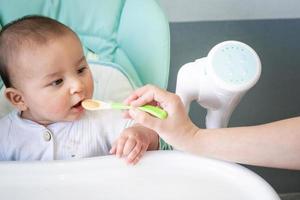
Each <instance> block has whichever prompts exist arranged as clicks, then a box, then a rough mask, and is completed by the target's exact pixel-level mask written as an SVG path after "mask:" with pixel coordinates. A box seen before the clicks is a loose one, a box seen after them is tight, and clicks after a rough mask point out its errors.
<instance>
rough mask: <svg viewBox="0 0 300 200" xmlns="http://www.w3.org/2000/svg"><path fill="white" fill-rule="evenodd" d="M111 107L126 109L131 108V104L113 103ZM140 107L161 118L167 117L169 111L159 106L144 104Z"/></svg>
mask: <svg viewBox="0 0 300 200" xmlns="http://www.w3.org/2000/svg"><path fill="white" fill-rule="evenodd" d="M111 108H113V109H119V110H124V109H130V108H131V106H128V105H124V104H122V103H112V104H111ZM138 108H139V109H140V110H142V111H144V112H147V113H150V114H151V115H153V116H155V117H157V118H159V119H166V118H167V116H168V113H167V112H166V111H164V110H163V109H161V108H160V107H158V106H152V105H144V106H141V107H138Z"/></svg>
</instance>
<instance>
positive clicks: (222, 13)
mask: <svg viewBox="0 0 300 200" xmlns="http://www.w3.org/2000/svg"><path fill="white" fill-rule="evenodd" d="M156 1H157V2H158V3H159V4H160V5H161V7H162V8H163V10H164V12H165V14H166V16H167V18H168V19H169V21H170V22H184V21H210V20H247V19H286V18H300V1H299V0H156Z"/></svg>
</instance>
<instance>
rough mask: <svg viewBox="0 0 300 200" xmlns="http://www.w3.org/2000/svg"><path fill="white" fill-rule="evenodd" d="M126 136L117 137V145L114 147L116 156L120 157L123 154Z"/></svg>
mask: <svg viewBox="0 0 300 200" xmlns="http://www.w3.org/2000/svg"><path fill="white" fill-rule="evenodd" d="M126 141H127V137H121V138H119V139H118V143H117V147H116V156H117V157H118V158H121V157H122V156H123V150H124V146H125V144H126Z"/></svg>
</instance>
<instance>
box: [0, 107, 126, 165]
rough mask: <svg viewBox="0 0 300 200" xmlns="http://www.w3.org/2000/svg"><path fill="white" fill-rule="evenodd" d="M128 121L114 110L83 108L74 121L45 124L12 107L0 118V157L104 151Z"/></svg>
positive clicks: (54, 157) (49, 157) (41, 157)
mask: <svg viewBox="0 0 300 200" xmlns="http://www.w3.org/2000/svg"><path fill="white" fill-rule="evenodd" d="M130 124H131V121H130V120H127V119H123V117H122V113H121V112H120V111H115V110H106V111H103V110H102V111H94V112H86V114H85V115H84V116H83V117H82V118H81V119H80V120H77V121H73V122H58V123H54V124H51V125H49V126H47V127H45V126H42V125H40V124H38V123H35V122H33V121H30V120H26V119H23V118H21V117H20V113H19V112H17V111H12V112H11V113H10V114H8V115H7V116H5V117H3V118H1V119H0V127H1V129H0V160H57V159H64V160H65V159H72V158H83V157H91V156H102V155H108V154H109V150H110V148H111V146H112V143H113V142H114V141H115V140H116V138H117V137H118V136H119V134H120V133H121V132H122V130H123V129H125V128H126V127H128V126H129V125H130Z"/></svg>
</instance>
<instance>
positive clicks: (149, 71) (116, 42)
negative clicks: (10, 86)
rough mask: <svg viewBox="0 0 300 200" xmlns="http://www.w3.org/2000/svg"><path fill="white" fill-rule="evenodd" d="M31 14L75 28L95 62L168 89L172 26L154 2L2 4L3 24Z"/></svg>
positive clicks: (19, 0)
mask: <svg viewBox="0 0 300 200" xmlns="http://www.w3.org/2000/svg"><path fill="white" fill-rule="evenodd" d="M33 14H37V15H44V16H48V17H51V18H54V19H57V20H58V21H60V22H62V23H64V24H66V25H67V26H69V27H71V28H72V29H73V30H74V31H75V32H76V33H77V34H78V35H79V37H80V39H81V42H82V44H83V46H84V49H85V51H86V52H87V54H88V55H94V56H92V57H93V61H94V62H100V63H104V64H108V65H111V66H112V67H116V68H118V69H119V70H121V71H122V72H123V73H125V74H126V75H127V76H128V77H129V78H130V79H131V80H132V83H133V84H134V86H136V87H138V86H141V85H144V84H148V83H151V84H155V85H158V86H160V87H162V88H166V87H167V83H168V76H169V64H170V33H169V25H168V22H167V20H166V18H165V16H164V14H163V12H162V10H161V9H160V7H159V6H158V5H157V3H156V1H155V0H88V1H83V0H1V1H0V26H1V25H2V26H3V25H5V24H7V23H9V22H10V21H12V20H15V19H17V18H20V17H22V16H24V15H33ZM0 82H2V81H1V80H0ZM1 84H2V83H0V88H1Z"/></svg>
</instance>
